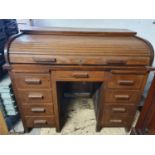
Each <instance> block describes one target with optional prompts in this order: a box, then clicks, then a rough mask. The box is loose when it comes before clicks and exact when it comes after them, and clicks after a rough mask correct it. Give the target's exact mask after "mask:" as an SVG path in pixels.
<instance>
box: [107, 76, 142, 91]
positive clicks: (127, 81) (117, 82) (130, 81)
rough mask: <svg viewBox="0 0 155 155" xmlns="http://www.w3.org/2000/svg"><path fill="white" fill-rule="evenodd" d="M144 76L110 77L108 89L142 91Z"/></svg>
mask: <svg viewBox="0 0 155 155" xmlns="http://www.w3.org/2000/svg"><path fill="white" fill-rule="evenodd" d="M144 77H145V76H144V75H113V74H109V75H108V81H107V87H108V88H123V89H124V88H127V89H140V88H141V86H142V84H143V81H144V80H145V78H144Z"/></svg>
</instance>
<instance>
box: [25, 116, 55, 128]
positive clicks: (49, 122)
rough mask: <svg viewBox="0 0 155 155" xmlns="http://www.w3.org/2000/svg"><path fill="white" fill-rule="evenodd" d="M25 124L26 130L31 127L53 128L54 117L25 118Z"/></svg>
mask: <svg viewBox="0 0 155 155" xmlns="http://www.w3.org/2000/svg"><path fill="white" fill-rule="evenodd" d="M25 122H26V126H27V128H33V127H54V126H55V117H54V116H46V117H42V116H38V117H35V116H26V117H25Z"/></svg>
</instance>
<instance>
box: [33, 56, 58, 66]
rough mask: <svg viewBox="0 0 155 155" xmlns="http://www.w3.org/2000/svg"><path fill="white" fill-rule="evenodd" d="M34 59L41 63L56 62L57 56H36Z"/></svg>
mask: <svg viewBox="0 0 155 155" xmlns="http://www.w3.org/2000/svg"><path fill="white" fill-rule="evenodd" d="M33 60H34V61H36V62H38V63H41V64H51V63H52V64H53V63H55V62H56V58H40V57H35V58H33Z"/></svg>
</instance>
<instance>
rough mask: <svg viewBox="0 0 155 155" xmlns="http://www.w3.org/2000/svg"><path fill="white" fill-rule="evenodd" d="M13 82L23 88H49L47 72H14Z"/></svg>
mask: <svg viewBox="0 0 155 155" xmlns="http://www.w3.org/2000/svg"><path fill="white" fill-rule="evenodd" d="M14 78H15V82H16V85H17V88H21V89H22V88H24V89H27V88H28V89H31V88H32V89H33V88H34V89H37V88H39V89H40V88H46V89H48V88H50V87H51V85H50V75H49V74H24V73H16V74H15V76H14Z"/></svg>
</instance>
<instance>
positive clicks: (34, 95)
mask: <svg viewBox="0 0 155 155" xmlns="http://www.w3.org/2000/svg"><path fill="white" fill-rule="evenodd" d="M43 97H44V96H43V95H42V94H41V93H30V94H29V95H28V98H29V99H43Z"/></svg>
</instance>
